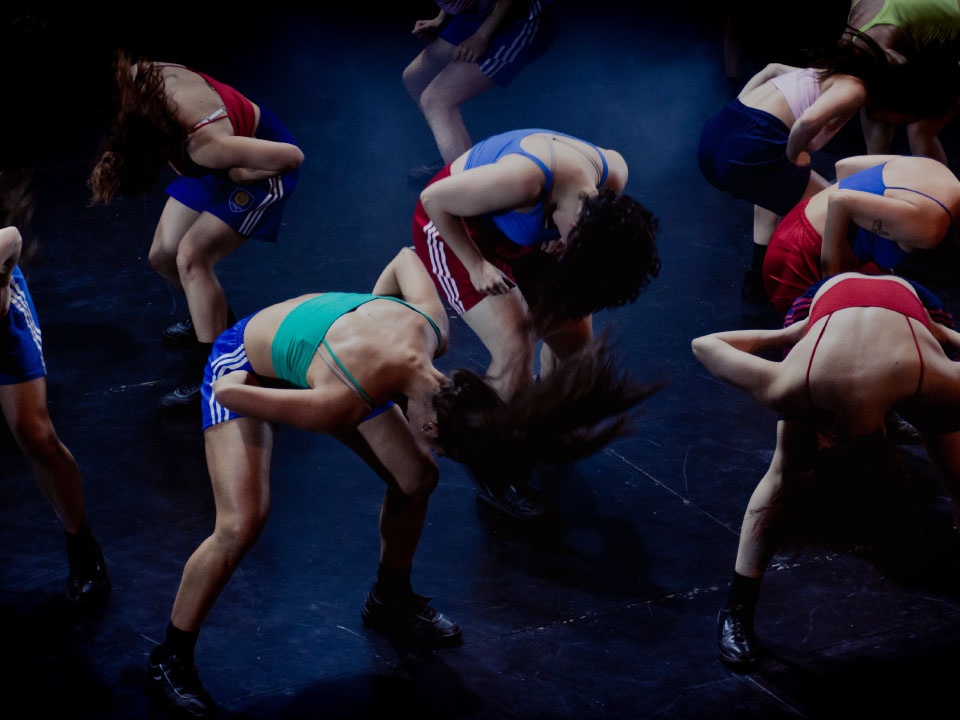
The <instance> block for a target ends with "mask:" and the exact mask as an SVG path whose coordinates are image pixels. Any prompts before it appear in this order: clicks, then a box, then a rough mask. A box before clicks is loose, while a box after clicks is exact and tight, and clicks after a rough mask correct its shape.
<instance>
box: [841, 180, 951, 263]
mask: <svg viewBox="0 0 960 720" xmlns="http://www.w3.org/2000/svg"><path fill="white" fill-rule="evenodd" d="M885 165H886V163H882V164H880V165H874V166H873V167H869V168H866V169H865V170H861V171H860V172H857V173H854V174H853V175H850V176H849V177H845V178H844V179H843V180H841V181H840V182H839V183H837V187H839V188H841V189H843V190H859V191H861V192H868V193H871V194H873V195H883V193H884V191H886V190H907V191H908V192H912V193H917V195H923V197H925V198H929V199H930V200H933V201H934V202H935V203H936V204H937V205H939V206H940V207H942V208H943V211H944V212H945V213H946V214H947V216H948V217H949V218H950V221H951V222H953V214H952V213H951V212H950V209H949V208H948V207H947V206H946V205H944V204H943V203H942V202H940V201H939V200H937V198H935V197H933V196H931V195H927V194H926V193H925V192H921V191H919V190H914V189H913V188H908V187H900V186H897V185H889V186H888V185H886V184H884V182H883V168H884V166H885ZM853 252H854V254H855V255H856V256H857V259H858V260H859V261H860V262H862V263H863V262H870V261H872V262H875V263H876V264H877V265H879V266H880V267H882V268H885V269H888V270H892V269H894V268H896V267H898V266H899V265H900V264H901V263H903V262H904V261H905V260H906V259H907V258H909V257H910V253H908V252H907V251H906V250H904V249H903V248H901V247H900V246H899V245H897V243H895V242H893V241H892V240H888V239H887V238H885V237H883V236H881V235H878V234H877V233H874V232H870V231H869V230H866V229H864V228H862V227H858V228H857V230H856V233H855V235H854V238H853Z"/></svg>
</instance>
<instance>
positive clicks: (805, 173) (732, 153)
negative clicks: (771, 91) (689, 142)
mask: <svg viewBox="0 0 960 720" xmlns="http://www.w3.org/2000/svg"><path fill="white" fill-rule="evenodd" d="M789 136H790V128H788V127H787V126H786V125H784V124H783V122H781V121H780V120H779V119H778V118H776V117H774V116H773V115H771V114H770V113H767V112H764V111H763V110H757V109H755V108H750V107H747V106H746V105H744V104H743V103H742V102H740V101H739V100H732V101H731V102H729V103H727V105H725V106H724V107H723V109H721V110H720V112H719V113H717V114H716V115H714V116H713V117H712V118H710V119H709V120H707V122H706V124H705V125H704V126H703V130H702V131H701V134H700V144H699V146H698V148H697V159H698V161H699V163H700V171H701V172H702V173H703V176H704V177H705V178H706V179H707V180H708V181H709V182H710V184H711V185H713V186H714V187H715V188H717V189H718V190H723V191H724V192H728V193H730V194H731V195H733V196H734V197H737V198H740V199H741V200H746V201H748V202H751V203H753V204H754V205H759V206H760V207H762V208H766V209H767V210H770V211H771V212H774V213H776V214H777V215H780V216H781V217H783V216H784V215H786V214H787V213H788V212H790V210H792V209H793V207H794V206H795V205H796V204H797V203H798V202H800V200H801V199H803V193H804V192H805V191H806V189H807V185H808V184H809V183H810V172H811V171H810V167H809V166H808V167H800V166H798V165H794V164H793V163H792V162H790V161H789V160H788V159H787V138H788V137H789Z"/></svg>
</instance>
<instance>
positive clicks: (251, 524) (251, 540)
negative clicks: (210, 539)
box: [214, 509, 267, 558]
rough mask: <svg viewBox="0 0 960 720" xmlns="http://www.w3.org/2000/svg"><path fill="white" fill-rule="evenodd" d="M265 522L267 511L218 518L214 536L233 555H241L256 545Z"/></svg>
mask: <svg viewBox="0 0 960 720" xmlns="http://www.w3.org/2000/svg"><path fill="white" fill-rule="evenodd" d="M266 523H267V511H266V510H265V509H264V510H263V511H260V512H256V513H244V514H235V515H231V516H230V517H229V518H218V519H217V523H216V529H215V530H214V536H215V537H216V538H217V541H218V542H219V543H220V544H221V545H222V546H223V547H224V548H225V549H226V551H227V553H228V554H229V555H231V556H234V557H238V558H239V557H242V556H243V555H244V554H246V553H247V551H249V550H250V548H252V547H253V546H254V545H256V543H257V540H259V539H260V533H261V532H263V528H264V526H265V525H266Z"/></svg>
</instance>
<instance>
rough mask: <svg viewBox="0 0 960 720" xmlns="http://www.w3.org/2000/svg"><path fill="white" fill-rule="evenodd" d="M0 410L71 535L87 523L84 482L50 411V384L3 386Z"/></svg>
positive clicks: (29, 382)
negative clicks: (48, 391)
mask: <svg viewBox="0 0 960 720" xmlns="http://www.w3.org/2000/svg"><path fill="white" fill-rule="evenodd" d="M0 408H2V410H3V416H4V418H5V419H6V421H7V424H8V425H9V426H10V431H11V433H12V434H13V437H14V439H15V440H16V441H17V445H18V446H19V447H20V449H21V450H22V451H23V453H24V455H26V457H27V459H28V460H29V461H30V462H31V463H32V464H33V473H34V477H35V478H36V481H37V485H38V486H39V487H40V490H41V492H43V494H44V496H45V497H46V498H47V500H48V501H49V502H50V504H51V506H52V507H53V509H54V511H55V512H56V513H57V516H58V517H59V518H60V520H61V522H63V528H64V530H66V531H67V532H68V533H76V532H77V531H78V530H80V528H81V527H82V526H83V524H84V522H85V519H86V517H85V510H84V498H83V482H82V479H81V475H80V468H79V467H78V466H77V461H76V460H75V459H74V457H73V455H72V454H71V453H70V451H69V450H68V449H67V447H66V446H65V445H64V444H63V442H61V440H60V438H59V437H58V436H57V432H56V430H55V429H54V426H53V422H52V421H51V420H50V414H49V411H48V408H47V384H46V380H45V379H44V378H37V379H35V380H30V381H28V382H24V383H19V384H17V385H2V386H0Z"/></svg>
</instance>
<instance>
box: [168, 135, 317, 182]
mask: <svg viewBox="0 0 960 720" xmlns="http://www.w3.org/2000/svg"><path fill="white" fill-rule="evenodd" d="M187 150H188V152H189V153H190V158H191V159H192V160H193V161H194V162H195V163H197V164H198V165H201V166H203V167H206V168H210V169H211V170H228V171H230V179H231V180H233V181H234V182H238V183H239V182H253V181H256V180H263V179H265V178H268V177H273V176H275V175H280V174H282V173H285V172H289V171H291V170H295V169H297V168H298V167H300V165H301V163H303V157H304V156H303V151H302V150H301V149H300V148H299V147H297V146H296V145H292V144H290V143H285V142H275V141H273V140H261V139H260V138H249V137H240V136H237V135H213V136H205V137H203V138H200V137H197V136H194V139H192V140H191V141H190V144H189V146H188V148H187Z"/></svg>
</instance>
